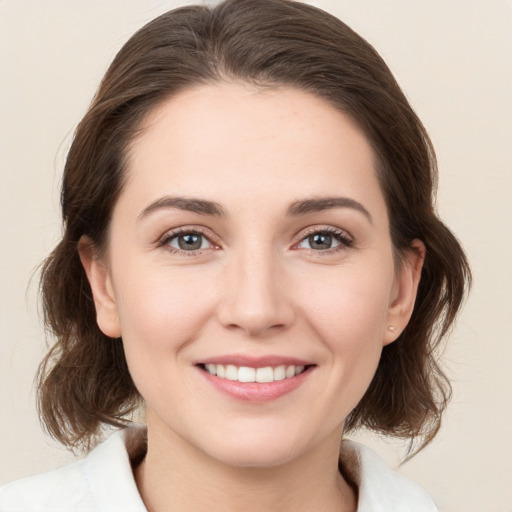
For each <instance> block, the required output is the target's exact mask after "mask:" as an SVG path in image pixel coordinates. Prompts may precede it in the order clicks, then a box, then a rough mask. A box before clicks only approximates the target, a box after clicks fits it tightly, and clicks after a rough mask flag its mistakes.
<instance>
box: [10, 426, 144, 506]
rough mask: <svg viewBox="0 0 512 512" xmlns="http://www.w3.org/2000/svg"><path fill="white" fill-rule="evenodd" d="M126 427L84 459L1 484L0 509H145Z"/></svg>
mask: <svg viewBox="0 0 512 512" xmlns="http://www.w3.org/2000/svg"><path fill="white" fill-rule="evenodd" d="M128 437H129V436H128V435H127V432H126V431H119V432H117V433H115V434H114V435H112V436H111V437H110V438H109V439H107V440H106V441H105V442H103V443H102V444H100V445H99V446H97V447H96V448H95V449H94V450H93V451H92V452H91V453H89V455H87V457H85V459H83V460H80V461H77V462H74V463H72V464H70V465H68V466H65V467H63V468H60V469H56V470H53V471H50V472H48V473H43V474H40V475H36V476H31V477H28V478H23V479H21V480H17V481H15V482H12V483H10V484H7V485H5V486H3V487H0V511H1V512H60V511H63V512H64V511H65V512H93V511H101V512H110V511H112V512H113V511H119V510H123V511H126V512H146V509H145V508H144V505H143V503H142V500H141V498H140V495H139V493H138V491H137V486H136V484H135V480H134V478H133V474H132V470H131V464H130V459H129V454H128V452H127V449H126V444H125V442H126V440H127V438H128Z"/></svg>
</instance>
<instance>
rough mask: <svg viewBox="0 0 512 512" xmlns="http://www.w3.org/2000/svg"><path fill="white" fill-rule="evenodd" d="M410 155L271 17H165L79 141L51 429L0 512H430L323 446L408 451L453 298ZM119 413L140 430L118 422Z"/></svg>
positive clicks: (353, 51)
mask: <svg viewBox="0 0 512 512" xmlns="http://www.w3.org/2000/svg"><path fill="white" fill-rule="evenodd" d="M435 173H436V170H435V157H434V152H433V149H432V147H431V144H430V141H429V139H428V136H427V134H426V132H425V130H424V128H423V126H422V125H421V123H420V121H419V120H418V119H417V117H416V115H415V114H414V112H413V111H412V109H411V107H410V106H409V104H408V102H407V100H406V99H405V97H404V95H403V93H402V92H401V91H400V89H399V87H398V85H397V84H396V82H395V80H394V79H393V77H392V75H391V73H390V71H389V70H388V68H387V67H386V65H385V64H384V62H383V61H382V59H381V58H380V57H379V56H378V55H377V53H376V52H375V51H374V50H373V48H372V47H371V46H369V45H368V43H366V42H365V41H364V40H363V39H361V38H360V37H359V36H358V35H357V34H355V33H354V32H353V31H352V30H351V29H350V28H348V27H347V26H346V25H344V24H343V23H342V22H340V21H339V20H337V19H336V18H334V17H332V16H330V15H328V14H327V13H324V12H323V11H320V10H318V9H316V8H313V7H311V6H307V5H303V4H301V3H297V2H289V1H286V0H231V1H229V0H228V1H226V2H223V3H221V4H220V5H218V6H217V7H215V8H213V9H208V8H205V7H187V8H182V9H178V10H175V11H170V12H168V13H166V14H164V15H163V16H161V17H159V18H157V19H156V20H154V21H152V22H151V23H149V24H148V25H146V27H144V28H143V29H141V30H140V31H139V32H138V33H137V34H135V35H134V36H133V37H132V38H131V39H130V40H129V41H128V42H127V43H126V45H125V46H124V47H123V49H122V50H121V51H120V52H119V54H118V55H117V57H116V58H115V60H114V62H113V63H112V65H111V66H110V68H109V70H108V71H107V73H106V75H105V78H104V79H103V81H102V83H101V85H100V88H99V90H98V92H97V94H96V96H95V98H94V100H93V103H92V105H91V107H90V109H89V111H88V113H87V114H86V116H85V117H84V119H83V120H82V122H81V123H80V125H79V126H78V129H77V131H76V134H75V138H74V141H73V144H72V147H71V149H70V152H69V155H68V158H67V162H66V167H65V172H64V181H63V190H62V207H63V219H64V228H65V229H64V235H63V239H62V241H61V242H60V243H59V245H58V246H57V247H56V249H55V250H54V252H53V253H52V254H51V255H50V257H49V258H48V259H47V261H46V263H45V265H44V268H43V273H42V295H43V301H44V310H45V319H46V322H47V325H48V327H49V328H50V330H51V331H52V332H53V334H54V335H55V337H56V344H55V345H54V347H53V348H52V350H51V352H50V353H49V354H48V355H47V357H46V359H45V360H44V362H43V364H42V366H41V371H40V375H39V406H40V413H41V418H42V420H43V422H44V424H45V425H46V428H47V429H48V431H49V433H50V434H51V435H52V436H54V437H55V438H56V439H58V440H59V441H61V442H62V443H64V444H65V445H66V446H69V447H71V448H74V449H79V448H84V449H85V450H86V451H90V450H91V448H93V446H94V445H95V444H97V442H98V440H99V438H100V437H101V434H102V432H103V430H104V427H105V426H106V425H112V426H115V427H118V428H120V430H119V431H118V432H117V433H115V434H113V435H112V436H111V437H110V438H109V439H107V440H106V441H104V442H103V443H102V444H99V445H98V446H97V447H96V448H94V449H92V451H90V453H89V455H88V456H87V457H86V458H85V459H84V460H82V461H80V462H77V463H75V464H72V465H71V466H68V467H66V468H63V469H60V470H57V471H54V472H51V473H48V474H45V475H40V476H36V477H31V478H29V479H25V480H21V481H18V482H15V483H13V484H10V485H8V486H6V487H4V488H2V489H1V490H0V510H2V511H4V510H5V511H9V510H77V511H82V510H88V511H89V510H123V511H124V510H129V511H131V510H133V511H144V510H149V511H150V512H153V511H156V512H159V511H161V510H176V511H184V510H187V511H190V510H206V509H208V510H211V509H212V508H213V509H215V510H265V509H268V510H280V511H286V510H294V511H297V510H299V511H300V510H307V511H311V510H322V511H329V510H337V511H343V512H348V511H351V512H353V511H356V510H357V511H378V510H393V511H400V510H414V511H423V510H425V511H427V510H428V511H431V510H436V508H435V505H434V502H433V501H432V499H431V498H430V497H429V496H428V494H427V493H426V492H425V491H423V490H422V489H420V488H419V487H417V486H416V485H415V484H413V483H412V482H409V481H407V480H405V479H404V478H403V477H400V476H398V475H396V474H395V473H393V472H391V471H389V470H388V469H386V468H385V467H384V466H383V464H382V463H381V462H380V461H379V460H378V459H377V458H376V456H375V455H374V454H373V453H372V452H370V451H369V450H368V449H366V448H364V447H363V446H360V445H357V444H355V443H351V442H350V441H348V440H344V441H343V442H342V444H341V450H340V442H341V441H342V437H344V436H345V435H346V434H347V433H349V432H350V431H353V430H354V429H357V428H361V427H366V428H370V429H372V430H374V431H376V432H378V433H381V434H385V435H390V436H397V437H400V438H403V439H406V440H409V441H410V443H411V444H410V445H409V446H410V448H411V449H412V448H413V444H412V443H415V442H418V443H419V444H417V445H414V446H417V447H420V448H421V447H423V446H425V445H426V444H427V443H428V442H430V441H431V440H432V438H433V437H434V436H435V434H436V432H437V430H438V428H439V424H440V418H441V414H442V412H443V410H444V408H445V406H446V403H447V400H448V398H449V384H448V382H447V380H446V378H445V376H444V375H443V373H442V372H441V370H440V369H439V367H438V365H437V362H436V360H435V358H434V355H433V354H434V353H435V348H436V346H437V345H438V343H439V342H440V340H441V338H442V336H443V335H444V334H445V333H446V331H447V329H448V328H449V327H450V325H451V324H452V323H453V320H454V318H455V316H456V313H457V311H458V309H459V307H460V304H461V302H462V299H463V297H464V293H465V289H466V286H467V283H468V281H469V268H468V265H467V261H466V258H465V256H464V253H463V251H462V249H461V248H460V246H459V244H458V242H457V241H456V239H455V238H454V236H453V235H452V234H451V233H450V231H449V230H448V229H447V228H446V227H445V226H444V225H443V224H442V222H441V221H440V220H439V219H438V218H437V217H436V215H435V212H434V209H433V206H432V200H433V197H432V195H433V191H434V188H435V179H436V174H435ZM140 409H143V410H144V413H145V427H142V426H130V423H129V419H130V417H132V416H131V415H132V413H134V412H136V411H138V410H140Z"/></svg>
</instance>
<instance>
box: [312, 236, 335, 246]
mask: <svg viewBox="0 0 512 512" xmlns="http://www.w3.org/2000/svg"><path fill="white" fill-rule="evenodd" d="M309 243H310V246H311V247H312V248H313V249H330V247H331V244H332V237H331V236H330V235H325V234H322V233H317V234H316V235H312V236H310V237H309Z"/></svg>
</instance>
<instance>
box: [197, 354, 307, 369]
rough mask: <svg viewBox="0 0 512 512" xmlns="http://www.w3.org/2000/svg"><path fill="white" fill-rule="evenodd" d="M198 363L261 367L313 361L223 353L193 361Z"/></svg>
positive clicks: (304, 363) (302, 363)
mask: <svg viewBox="0 0 512 512" xmlns="http://www.w3.org/2000/svg"><path fill="white" fill-rule="evenodd" d="M195 364H196V365H198V364H202V365H204V364H223V365H228V364H232V365H234V366H238V367H240V366H248V367H249V368H263V367H265V366H292V365H293V366H310V365H312V364H314V363H312V362H311V361H307V360H305V359H300V358H297V357H289V356H281V355H263V356H249V355H242V354H225V355H221V356H213V357H208V358H206V359H201V360H198V361H196V362H195Z"/></svg>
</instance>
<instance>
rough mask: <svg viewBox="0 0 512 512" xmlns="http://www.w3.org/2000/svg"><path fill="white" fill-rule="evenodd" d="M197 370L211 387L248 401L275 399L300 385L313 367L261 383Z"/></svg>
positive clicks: (200, 369)
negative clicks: (281, 378) (290, 375)
mask: <svg viewBox="0 0 512 512" xmlns="http://www.w3.org/2000/svg"><path fill="white" fill-rule="evenodd" d="M198 370H199V371H200V372H201V373H202V375H203V376H204V378H205V379H206V380H207V381H208V382H209V383H210V384H211V385H212V386H213V387H215V388H216V389H218V390H219V391H221V392H223V393H226V394H228V395H230V396H232V397H233V398H237V399H239V400H246V401H248V402H268V401H271V400H276V399H277V398H279V397H281V396H284V395H286V394H288V393H290V392H292V391H294V390H295V389H297V388H298V387H299V386H301V385H302V384H303V383H304V381H305V380H306V379H307V378H308V377H309V375H310V373H311V372H312V370H313V367H311V366H310V367H307V368H306V369H305V370H304V371H303V372H302V373H301V374H299V375H296V376H295V377H291V378H289V379H283V380H276V381H274V382H261V383H260V382H239V381H237V380H229V379H222V378H220V377H217V376H215V375H212V374H211V373H208V372H207V371H206V370H203V369H202V368H200V367H198Z"/></svg>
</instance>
